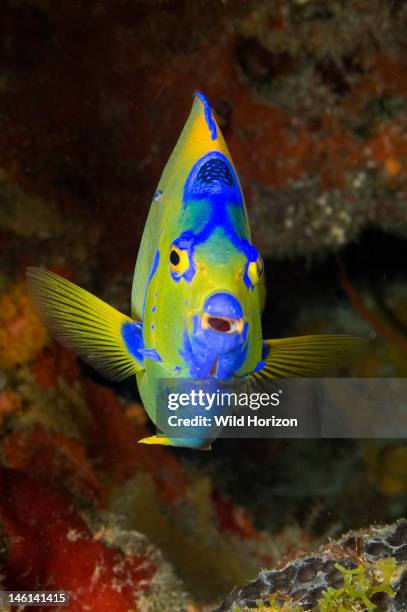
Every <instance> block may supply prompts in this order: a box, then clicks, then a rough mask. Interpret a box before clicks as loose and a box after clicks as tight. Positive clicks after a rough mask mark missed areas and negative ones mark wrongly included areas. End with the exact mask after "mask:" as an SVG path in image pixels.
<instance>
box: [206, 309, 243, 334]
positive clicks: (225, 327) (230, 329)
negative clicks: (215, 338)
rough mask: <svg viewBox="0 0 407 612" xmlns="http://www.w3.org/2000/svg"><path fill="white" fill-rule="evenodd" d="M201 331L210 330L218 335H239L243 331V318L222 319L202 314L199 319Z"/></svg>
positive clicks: (217, 316)
mask: <svg viewBox="0 0 407 612" xmlns="http://www.w3.org/2000/svg"><path fill="white" fill-rule="evenodd" d="M201 325H202V329H211V330H212V331H216V332H218V333H219V334H234V333H236V332H237V333H238V334H241V333H242V331H243V325H244V321H243V317H241V318H240V319H235V318H233V317H222V316H219V315H216V316H215V315H210V314H208V313H207V312H204V313H203V315H202V319H201Z"/></svg>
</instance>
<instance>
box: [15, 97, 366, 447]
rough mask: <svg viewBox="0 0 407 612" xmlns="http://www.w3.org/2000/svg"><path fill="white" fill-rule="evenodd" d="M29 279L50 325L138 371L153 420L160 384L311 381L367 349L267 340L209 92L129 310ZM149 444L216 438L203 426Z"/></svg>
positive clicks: (58, 283)
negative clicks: (187, 380)
mask: <svg viewBox="0 0 407 612" xmlns="http://www.w3.org/2000/svg"><path fill="white" fill-rule="evenodd" d="M27 275H28V281H29V286H30V289H31V293H32V295H33V299H34V300H35V302H36V303H37V305H38V308H39V311H40V313H41V314H42V316H43V318H44V320H45V322H46V323H47V324H48V326H49V328H50V330H51V332H52V333H54V335H56V337H57V338H59V339H60V340H61V342H63V343H65V344H66V345H67V346H68V347H70V348H72V349H74V350H75V351H76V352H77V353H78V354H79V356H81V357H82V358H84V359H85V360H87V361H88V362H89V363H91V364H92V365H93V366H94V367H95V368H96V369H98V370H99V371H101V372H102V373H104V374H105V375H106V376H108V377H109V378H111V379H113V380H120V379H122V378H125V377H127V376H129V375H131V374H135V376H136V378H137V383H138V388H139V391H140V395H141V398H142V401H143V404H144V406H145V409H146V411H147V413H148V414H149V416H150V418H151V419H152V421H153V422H156V420H157V415H156V394H157V388H158V384H159V381H160V380H161V379H177V378H178V379H184V378H191V379H208V378H217V379H222V380H231V379H233V377H236V378H241V377H250V378H252V379H253V380H255V379H268V378H273V377H286V376H309V375H313V374H319V373H320V372H322V371H323V370H324V369H326V368H329V366H332V365H334V364H336V363H337V361H338V360H340V359H343V358H346V356H348V355H349V354H351V353H352V352H354V350H355V348H356V347H358V346H359V343H358V340H357V339H354V338H351V337H348V336H308V337H302V338H289V339H282V340H270V341H264V340H263V337H262V330H261V313H262V309H263V307H264V298H265V288H264V278H263V262H262V259H261V256H260V254H259V252H258V250H257V249H256V247H255V246H254V245H253V244H252V242H251V235H250V227H249V221H248V216H247V211H246V206H245V201H244V197H243V192H242V189H241V186H240V183H239V179H238V176H237V173H236V169H235V167H234V165H233V162H232V159H231V156H230V153H229V151H228V149H227V146H226V143H225V141H224V139H223V136H222V134H221V132H220V129H219V126H218V124H217V122H216V119H215V116H214V114H213V112H212V109H211V107H210V105H209V103H208V101H207V99H206V98H205V96H204V95H203V94H201V93H198V94H197V95H196V98H195V100H194V103H193V107H192V111H191V114H190V116H189V118H188V120H187V122H186V124H185V127H184V129H183V131H182V133H181V136H180V138H179V140H178V143H177V145H176V147H175V149H174V151H173V152H172V155H171V157H170V159H169V161H168V163H167V165H166V167H165V169H164V172H163V174H162V177H161V179H160V182H159V184H158V187H157V190H156V192H155V194H154V197H153V201H152V204H151V207H150V212H149V215H148V218H147V222H146V226H145V230H144V233H143V237H142V241H141V244H140V249H139V254H138V257H137V262H136V267H135V272H134V280H133V288H132V296H131V317H127V316H125V315H122V314H121V313H119V312H118V311H116V310H115V309H113V308H112V307H111V306H109V305H107V304H105V303H104V302H102V301H101V300H99V299H98V298H96V297H95V296H93V295H91V294H90V293H88V292H87V291H85V290H83V289H81V288H79V287H77V286H76V285H74V284H73V283H70V282H69V281H66V280H65V279H62V278H61V277H58V276H57V275H55V274H53V273H51V272H47V271H44V270H40V269H38V268H29V269H28V272H27ZM142 441H143V442H145V443H159V444H170V445H174V446H189V447H193V448H206V447H207V446H208V445H209V443H210V441H208V439H207V434H206V432H205V430H204V429H202V430H201V431H200V430H198V433H195V434H194V436H192V437H183V438H179V439H171V438H168V437H165V436H153V437H151V438H148V439H145V440H142Z"/></svg>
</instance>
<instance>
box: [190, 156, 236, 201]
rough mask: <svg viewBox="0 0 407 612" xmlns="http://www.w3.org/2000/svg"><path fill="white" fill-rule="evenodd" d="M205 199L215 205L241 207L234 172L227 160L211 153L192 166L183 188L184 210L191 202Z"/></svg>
mask: <svg viewBox="0 0 407 612" xmlns="http://www.w3.org/2000/svg"><path fill="white" fill-rule="evenodd" d="M201 199H207V200H210V201H212V202H214V203H217V204H219V205H220V204H232V205H234V206H242V205H243V196H242V191H241V189H240V185H239V181H238V178H237V176H236V172H235V171H234V168H233V166H232V164H231V163H230V161H229V160H228V158H227V157H226V156H225V155H223V153H220V152H219V151H211V152H210V153H207V154H206V155H204V156H203V157H201V158H200V159H199V160H198V161H197V162H196V163H195V165H194V166H193V168H192V170H191V172H190V173H189V176H188V178H187V181H186V183H185V187H184V196H183V203H184V208H186V207H187V206H188V202H189V201H191V200H201Z"/></svg>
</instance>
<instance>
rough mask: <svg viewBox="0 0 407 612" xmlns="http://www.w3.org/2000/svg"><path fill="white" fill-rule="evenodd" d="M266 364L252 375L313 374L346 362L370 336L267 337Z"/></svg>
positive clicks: (316, 374)
mask: <svg viewBox="0 0 407 612" xmlns="http://www.w3.org/2000/svg"><path fill="white" fill-rule="evenodd" d="M264 344H265V345H266V349H268V354H267V355H266V357H265V359H264V365H263V367H262V368H260V369H259V370H258V371H257V372H253V374H252V377H254V378H257V379H266V378H296V377H298V378H309V377H312V376H319V375H321V374H324V373H326V372H328V371H329V370H332V369H334V368H336V367H339V366H340V365H344V364H345V363H346V362H348V361H351V360H352V358H353V357H355V355H356V354H357V353H359V352H361V351H362V350H363V349H364V348H366V346H367V342H366V340H364V339H363V338H357V337H354V336H346V335H326V336H298V337H296V338H295V337H294V338H281V339H276V340H266V341H265V343H264Z"/></svg>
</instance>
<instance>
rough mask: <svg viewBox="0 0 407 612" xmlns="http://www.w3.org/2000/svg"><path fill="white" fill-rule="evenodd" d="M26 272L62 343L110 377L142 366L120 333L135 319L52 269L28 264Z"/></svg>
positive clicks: (47, 320)
mask: <svg viewBox="0 0 407 612" xmlns="http://www.w3.org/2000/svg"><path fill="white" fill-rule="evenodd" d="M26 274H27V282H28V287H29V290H30V294H31V296H32V299H33V301H34V303H35V305H36V306H37V308H38V311H39V313H40V315H41V317H42V319H43V320H44V322H45V324H46V325H47V327H48V329H49V330H50V332H51V334H52V335H54V336H55V337H56V338H57V339H58V340H59V341H60V342H61V343H62V344H64V345H65V346H67V347H68V348H70V349H72V350H73V351H75V352H76V353H77V354H78V355H79V357H81V358H82V359H84V360H85V361H87V362H88V363H90V365H92V366H93V367H94V368H95V369H96V370H98V371H99V372H101V373H102V374H104V375H105V376H106V377H107V378H109V379H110V380H123V379H124V378H127V377H128V376H130V375H131V374H135V373H136V372H138V371H140V370H141V369H143V368H142V365H141V362H138V361H137V359H136V358H135V357H134V355H131V354H130V353H129V350H128V348H127V346H126V344H125V341H124V338H123V336H122V328H123V325H124V324H130V325H135V323H134V321H132V320H131V319H130V318H129V317H127V316H126V315H123V314H122V313H120V312H119V311H118V310H116V309H115V308H113V307H112V306H109V304H106V303H105V302H103V301H102V300H100V299H99V298H97V297H95V296H94V295H92V294H91V293H89V292H88V291H85V289H81V287H78V286H77V285H75V284H74V283H71V282H70V281H68V280H66V279H65V278H62V277H61V276H58V275H57V274H54V273H53V272H49V271H47V270H42V269H41V268H28V269H27V272H26ZM140 334H141V332H140Z"/></svg>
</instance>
